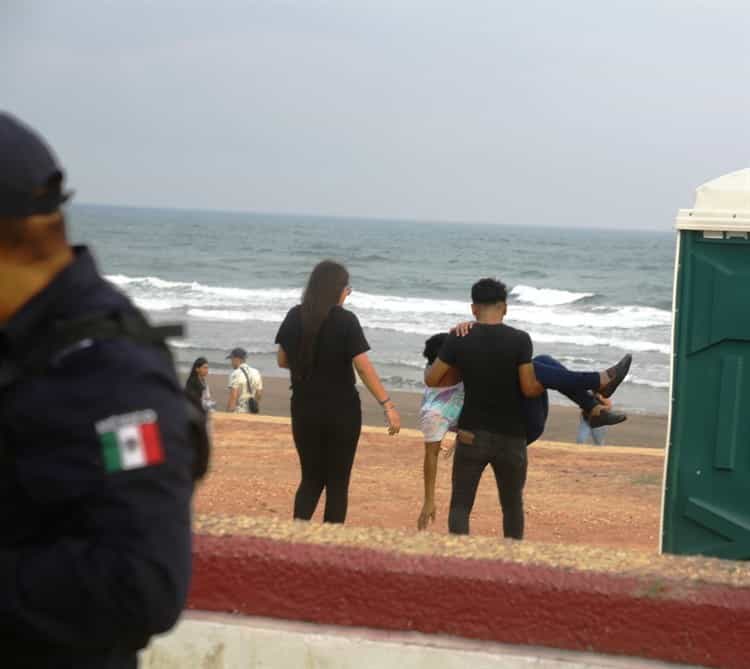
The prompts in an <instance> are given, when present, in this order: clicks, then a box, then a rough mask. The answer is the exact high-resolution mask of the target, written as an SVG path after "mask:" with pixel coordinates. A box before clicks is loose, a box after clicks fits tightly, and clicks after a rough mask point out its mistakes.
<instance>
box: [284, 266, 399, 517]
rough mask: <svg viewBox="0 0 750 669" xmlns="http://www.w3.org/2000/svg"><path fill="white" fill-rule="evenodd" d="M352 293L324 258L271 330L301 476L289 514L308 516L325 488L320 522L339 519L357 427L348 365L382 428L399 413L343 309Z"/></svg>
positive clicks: (343, 275)
mask: <svg viewBox="0 0 750 669" xmlns="http://www.w3.org/2000/svg"><path fill="white" fill-rule="evenodd" d="M350 294H351V287H350V285H349V273H348V272H347V270H346V268H345V267H344V266H343V265H340V264H338V263H335V262H333V261H331V260H324V261H322V262H321V263H319V264H318V265H316V266H315V268H314V269H313V271H312V273H311V274H310V279H309V280H308V283H307V288H306V289H305V293H304V295H303V298H302V304H300V305H298V306H296V307H293V308H292V309H291V310H290V311H289V313H287V315H286V318H285V319H284V322H283V323H282V324H281V327H280V328H279V332H278V334H277V335H276V343H277V344H278V346H279V349H278V364H279V367H282V368H286V369H289V370H290V376H291V381H292V400H291V413H292V432H293V435H294V444H295V446H296V448H297V453H298V455H299V460H300V467H301V469H302V481H301V482H300V485H299V488H298V489H297V494H296V495H295V498H294V517H295V518H297V519H301V520H309V519H310V518H311V517H312V515H313V513H315V509H316V507H317V505H318V501H319V499H320V495H321V494H322V492H323V490H324V489H325V491H326V505H325V513H324V516H323V520H324V522H328V523H343V522H344V520H345V519H346V511H347V505H348V497H349V477H350V475H351V470H352V466H353V464H354V455H355V453H356V450H357V442H358V441H359V434H360V430H361V427H362V410H361V406H360V400H359V393H358V392H357V389H356V387H355V381H354V369H356V370H357V373H358V374H359V377H360V378H361V379H362V382H363V383H364V384H365V386H366V387H367V389H368V390H369V391H370V392H371V393H372V395H373V396H374V397H375V399H376V400H377V401H378V402H379V403H380V405H381V406H382V407H383V410H384V412H385V419H386V422H387V424H388V432H389V434H391V435H393V434H396V433H398V431H399V429H400V426H401V418H400V416H399V414H398V411H397V410H396V406H395V404H394V403H393V402H392V401H391V399H390V397H389V396H388V393H387V392H386V390H385V389H384V388H383V384H382V383H381V382H380V378H379V377H378V374H377V372H376V371H375V368H374V366H373V365H372V363H371V362H370V359H369V357H368V355H367V351H368V350H369V349H370V346H369V344H368V343H367V339H365V335H364V332H362V327H361V326H360V324H359V320H358V319H357V317H356V316H355V315H354V314H353V313H352V312H350V311H347V310H346V309H344V308H343V306H342V305H343V303H344V301H345V300H346V298H347V297H348V296H349V295H350Z"/></svg>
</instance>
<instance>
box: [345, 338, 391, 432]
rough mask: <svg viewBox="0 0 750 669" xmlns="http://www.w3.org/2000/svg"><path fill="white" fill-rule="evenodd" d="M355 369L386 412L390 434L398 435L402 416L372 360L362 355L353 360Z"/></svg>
mask: <svg viewBox="0 0 750 669" xmlns="http://www.w3.org/2000/svg"><path fill="white" fill-rule="evenodd" d="M353 362H354V368H355V369H356V370H357V374H359V378H360V379H362V383H364V384H365V387H366V388H367V390H369V391H370V393H371V394H372V396H373V397H374V398H375V399H376V400H377V401H378V404H380V405H381V406H382V407H383V411H385V418H386V420H387V421H388V434H398V432H399V430H400V429H401V416H400V415H399V413H398V411H396V405H395V404H394V403H393V400H391V398H390V397H388V392H387V391H386V389H385V388H384V387H383V383H382V382H381V381H380V377H379V376H378V373H377V371H375V367H374V365H373V364H372V362H370V358H369V356H368V355H367V353H360V354H359V355H357V356H355V357H354V359H353Z"/></svg>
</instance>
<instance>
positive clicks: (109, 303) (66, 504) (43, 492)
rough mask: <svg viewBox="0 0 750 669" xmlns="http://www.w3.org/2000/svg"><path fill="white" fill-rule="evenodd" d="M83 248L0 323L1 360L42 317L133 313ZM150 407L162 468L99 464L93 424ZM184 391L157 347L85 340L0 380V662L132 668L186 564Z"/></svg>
mask: <svg viewBox="0 0 750 669" xmlns="http://www.w3.org/2000/svg"><path fill="white" fill-rule="evenodd" d="M132 311H133V307H132V306H131V304H130V303H129V301H128V300H127V299H126V298H125V297H124V296H122V295H121V294H119V293H118V292H117V291H116V290H115V289H114V288H113V287H112V286H110V285H109V284H108V283H106V282H105V281H104V280H103V279H102V278H101V277H100V276H99V275H98V273H97V271H96V267H95V265H94V261H93V259H92V257H91V255H90V254H89V252H88V251H87V250H86V249H85V248H78V249H76V259H75V262H74V263H73V264H72V265H70V266H69V267H67V268H66V269H65V270H63V272H62V273H60V274H59V275H58V276H57V277H56V278H55V279H54V281H53V282H52V284H50V285H49V286H48V287H47V288H46V289H45V290H44V291H43V292H42V293H40V294H38V295H37V296H35V297H34V298H33V299H32V300H31V301H30V302H29V303H27V304H26V305H25V307H23V308H22V310H21V311H20V312H18V313H17V314H16V315H15V316H14V317H13V318H12V319H11V320H10V322H8V323H7V324H6V326H5V327H4V328H3V329H0V362H2V363H4V364H6V365H12V364H13V361H14V360H22V359H23V358H24V356H25V353H26V352H29V351H31V350H33V349H34V345H35V342H38V341H40V340H41V339H42V338H43V337H44V336H45V334H46V333H48V332H49V331H50V329H51V328H52V327H53V325H55V324H57V323H59V322H61V321H67V320H72V319H76V318H77V317H81V316H85V315H88V314H92V313H105V312H106V313H112V312H125V313H127V312H132ZM145 410H151V411H153V412H155V413H156V415H157V417H158V430H159V433H160V440H161V446H162V449H163V453H164V456H165V461H164V463H163V464H156V465H152V466H144V467H139V468H136V469H131V470H125V471H115V472H112V473H108V472H107V471H106V469H105V466H104V462H103V458H102V440H101V435H100V434H99V433H98V432H97V429H96V424H97V423H98V422H100V421H102V420H104V419H107V418H109V417H112V416H122V415H129V414H131V413H132V412H135V411H145ZM188 438H189V437H188V433H187V420H186V416H185V404H184V396H183V394H182V391H181V389H180V387H179V385H178V383H177V379H176V377H175V374H174V371H173V369H172V366H171V365H170V363H169V360H168V358H167V357H166V356H165V355H164V353H163V352H162V351H160V350H159V349H158V348H156V347H153V346H142V345H138V344H135V343H133V342H131V341H129V340H127V339H113V340H109V341H100V342H86V341H83V342H82V343H81V344H80V345H78V346H74V347H72V348H70V349H69V350H68V351H67V352H63V353H62V355H59V356H57V358H56V359H54V360H53V361H51V365H50V367H49V368H48V370H47V371H46V372H45V373H44V374H43V375H39V376H30V377H28V378H21V379H20V380H18V381H17V382H16V383H14V384H13V385H12V386H11V387H10V388H7V389H5V390H0V453H2V455H0V458H2V464H0V654H2V656H3V660H2V661H0V665H1V666H3V667H7V666H8V665H7V664H5V659H6V658H8V657H12V656H14V655H15V656H17V657H18V658H19V661H20V659H21V658H24V662H25V663H21V664H19V665H18V666H28V667H47V666H50V667H52V666H54V667H68V666H69V667H76V668H77V669H83V668H84V667H92V668H93V667H96V668H97V669H99V668H105V667H106V668H109V667H117V668H118V669H119V668H120V667H131V666H135V650H136V649H138V648H141V647H143V646H144V645H145V643H146V642H147V640H148V638H149V637H150V636H151V635H152V634H154V633H155V632H160V631H164V630H167V629H168V628H169V627H171V626H172V625H173V624H174V621H175V620H176V618H177V616H178V614H179V612H180V610H181V608H182V606H183V604H184V601H185V597H186V594H187V588H188V580H189V573H190V511H189V509H190V497H191V494H192V489H193V486H192V478H191V473H190V468H191V465H192V457H193V455H192V451H191V449H190V446H189V443H188Z"/></svg>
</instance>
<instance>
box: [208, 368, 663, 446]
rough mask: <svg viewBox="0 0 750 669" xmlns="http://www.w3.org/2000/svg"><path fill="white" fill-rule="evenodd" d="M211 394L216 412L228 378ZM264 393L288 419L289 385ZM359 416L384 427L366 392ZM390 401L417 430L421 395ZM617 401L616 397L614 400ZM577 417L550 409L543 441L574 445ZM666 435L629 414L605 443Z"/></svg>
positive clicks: (656, 420) (272, 382)
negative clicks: (571, 443) (215, 403)
mask: <svg viewBox="0 0 750 669" xmlns="http://www.w3.org/2000/svg"><path fill="white" fill-rule="evenodd" d="M209 383H210V386H211V393H212V395H213V398H214V400H216V402H217V407H218V408H219V409H224V408H225V407H226V403H227V390H226V386H227V376H226V375H224V374H211V375H210V376H209ZM263 383H264V393H263V401H262V403H261V413H262V414H263V415H266V416H282V417H288V416H289V397H290V390H289V382H288V380H287V379H284V378H278V377H268V376H267V377H264V379H263ZM360 396H361V397H362V412H363V420H364V423H365V425H374V426H377V425H381V424H383V412H382V410H381V409H380V407H379V406H378V404H377V402H375V400H373V398H372V397H371V396H370V394H369V393H368V392H367V390H365V389H360ZM391 397H392V398H393V400H394V401H395V402H396V404H397V405H398V409H399V412H400V413H401V420H402V424H403V426H404V427H406V428H414V429H416V428H417V427H418V426H417V415H418V413H419V405H420V402H421V395H420V394H418V393H409V392H392V393H391ZM615 399H616V397H615ZM578 420H579V413H578V411H577V410H576V409H575V408H574V407H567V406H555V405H552V406H551V407H550V417H549V420H548V421H547V429H546V431H545V433H544V439H545V440H547V441H555V442H572V441H575V438H576V432H577V430H578ZM666 433H667V419H666V416H657V415H653V414H631V415H630V416H629V417H628V420H627V421H625V423H622V424H620V425H617V426H615V427H612V428H610V430H609V432H608V435H607V443H608V444H610V445H617V446H640V447H645V448H664V444H665V439H666Z"/></svg>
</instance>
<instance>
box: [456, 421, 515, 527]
mask: <svg viewBox="0 0 750 669" xmlns="http://www.w3.org/2000/svg"><path fill="white" fill-rule="evenodd" d="M487 465H490V466H491V467H492V471H493V472H494V474H495V481H496V482H497V491H498V495H499V496H500V506H501V507H502V509H503V536H505V537H507V538H511V539H523V486H524V484H525V483H526V469H527V466H528V460H527V458H526V438H525V437H512V436H507V435H503V434H495V433H493V432H484V431H481V430H478V431H477V432H475V433H474V442H473V443H472V444H466V443H463V442H462V441H461V440H460V438H459V442H458V445H457V446H456V453H455V455H454V456H453V492H452V493H451V505H450V512H449V514H448V529H449V530H450V531H451V532H452V533H453V534H468V533H469V516H470V515H471V509H472V507H473V506H474V499H475V497H476V494H477V487H478V486H479V480H480V479H481V478H482V473H483V472H484V469H485V467H487Z"/></svg>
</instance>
